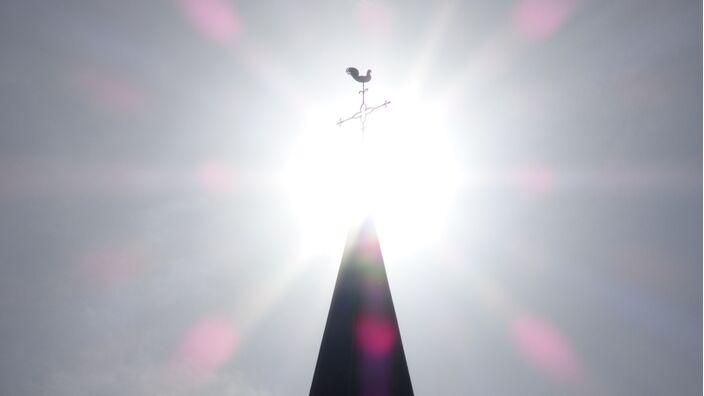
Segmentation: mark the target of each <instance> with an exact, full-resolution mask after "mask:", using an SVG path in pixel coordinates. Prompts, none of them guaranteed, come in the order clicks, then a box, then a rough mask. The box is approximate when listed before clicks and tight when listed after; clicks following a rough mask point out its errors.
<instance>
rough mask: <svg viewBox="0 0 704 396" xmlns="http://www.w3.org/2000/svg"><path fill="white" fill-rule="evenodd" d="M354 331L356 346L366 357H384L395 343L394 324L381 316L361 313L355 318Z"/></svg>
mask: <svg viewBox="0 0 704 396" xmlns="http://www.w3.org/2000/svg"><path fill="white" fill-rule="evenodd" d="M355 333H356V336H357V345H358V347H359V348H360V349H361V350H362V352H363V353H364V355H365V356H368V357H372V358H383V357H386V356H388V355H389V353H390V352H391V349H392V348H393V347H394V345H395V344H396V333H395V332H394V326H393V324H392V323H391V321H390V320H389V319H388V318H385V317H383V316H376V315H361V316H360V317H359V318H358V319H357V325H356V328H355Z"/></svg>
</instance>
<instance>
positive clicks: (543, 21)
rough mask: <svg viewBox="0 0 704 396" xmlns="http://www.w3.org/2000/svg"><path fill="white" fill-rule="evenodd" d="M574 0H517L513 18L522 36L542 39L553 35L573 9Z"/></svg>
mask: <svg viewBox="0 0 704 396" xmlns="http://www.w3.org/2000/svg"><path fill="white" fill-rule="evenodd" d="M574 5H575V0H519V1H518V2H517V4H516V6H515V8H514V13H513V20H514V24H515V27H516V29H517V30H518V32H519V33H520V34H521V36H522V37H523V38H526V39H528V40H542V39H546V38H548V37H549V36H551V35H553V34H554V33H555V32H557V30H558V29H559V28H560V26H562V25H563V24H564V23H565V22H566V21H567V19H568V18H569V16H570V15H571V14H572V11H573V10H574Z"/></svg>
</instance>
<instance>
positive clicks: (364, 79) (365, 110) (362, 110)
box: [337, 67, 391, 140]
mask: <svg viewBox="0 0 704 396" xmlns="http://www.w3.org/2000/svg"><path fill="white" fill-rule="evenodd" d="M345 72H346V73H347V74H349V75H350V76H352V78H354V80H355V81H357V82H361V83H362V90H361V91H359V93H361V94H362V104H361V105H360V106H359V111H358V112H356V113H354V114H353V115H352V116H350V117H348V118H345V119H344V120H343V119H342V118H340V121H338V122H337V125H342V124H343V123H345V122H347V121H349V120H354V119H359V121H360V122H361V123H362V140H364V124H365V123H366V121H367V116H368V115H369V114H371V113H372V112H373V111H374V110H376V109H378V108H380V107H386V106H388V105H389V104H390V103H391V102H389V101H388V100H384V103H382V104H380V105H378V106H373V107H369V106H367V104H366V103H365V102H364V94H365V93H366V92H367V88H366V87H365V84H366V83H368V82H369V81H370V80H371V79H372V71H371V70H367V75H365V76H360V75H359V70H357V69H356V68H354V67H348V68H347V70H345Z"/></svg>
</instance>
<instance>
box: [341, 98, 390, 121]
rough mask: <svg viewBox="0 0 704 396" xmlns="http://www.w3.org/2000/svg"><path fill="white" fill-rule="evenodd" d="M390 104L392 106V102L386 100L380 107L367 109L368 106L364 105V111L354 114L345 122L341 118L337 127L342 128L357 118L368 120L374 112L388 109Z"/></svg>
mask: <svg viewBox="0 0 704 396" xmlns="http://www.w3.org/2000/svg"><path fill="white" fill-rule="evenodd" d="M389 104H391V101H388V100H385V101H384V103H382V104H380V105H379V106H374V107H367V106H366V105H363V109H360V110H359V111H358V112H356V113H354V115H352V116H351V117H347V118H345V119H344V120H343V119H342V118H340V121H338V122H337V125H338V126H340V125H342V124H344V123H345V122H347V121H349V120H354V119H357V118H359V119H361V118H362V117H364V118H366V116H367V115H369V114H371V113H372V112H373V111H374V110H376V109H378V108H380V107H386V106H388V105H389Z"/></svg>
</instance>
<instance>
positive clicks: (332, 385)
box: [310, 218, 413, 396]
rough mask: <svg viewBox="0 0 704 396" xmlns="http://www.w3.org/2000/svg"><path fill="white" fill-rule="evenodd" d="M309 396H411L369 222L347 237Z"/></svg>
mask: <svg viewBox="0 0 704 396" xmlns="http://www.w3.org/2000/svg"><path fill="white" fill-rule="evenodd" d="M310 395H311V396H333V395H334V396H346V395H354V396H358V395H365V396H391V395H394V396H396V395H400V396H406V395H413V388H412V386H411V378H410V375H409V373H408V366H407V364H406V356H405V354H404V351H403V345H402V343H401V334H400V332H399V327H398V322H397V320H396V313H395V311H394V305H393V301H392V299H391V290H390V289H389V283H388V280H387V278H386V269H385V268H384V260H383V258H382V255H381V249H380V246H379V239H378V237H377V233H376V228H375V226H374V223H373V222H372V220H371V218H367V219H366V220H365V221H364V222H363V223H362V225H361V226H360V227H359V228H358V229H353V230H351V231H350V234H349V236H348V240H347V245H346V247H345V252H344V254H343V257H342V263H341V264H340V270H339V273H338V276H337V283H336V284H335V291H334V292H333V297H332V302H331V304H330V311H329V313H328V320H327V324H326V325H325V333H324V334H323V340H322V343H321V345H320V352H319V354H318V362H317V364H316V367H315V373H314V375H313V383H312V385H311V389H310Z"/></svg>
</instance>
